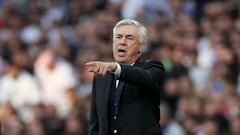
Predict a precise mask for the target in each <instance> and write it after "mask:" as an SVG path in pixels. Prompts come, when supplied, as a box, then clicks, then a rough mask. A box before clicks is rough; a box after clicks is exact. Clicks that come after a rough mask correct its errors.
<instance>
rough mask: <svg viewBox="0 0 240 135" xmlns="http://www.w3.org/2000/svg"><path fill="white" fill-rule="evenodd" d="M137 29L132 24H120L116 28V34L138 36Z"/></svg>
mask: <svg viewBox="0 0 240 135" xmlns="http://www.w3.org/2000/svg"><path fill="white" fill-rule="evenodd" d="M138 33H139V30H138V28H137V27H136V26H133V25H121V26H119V27H118V28H117V29H116V34H121V35H134V36H138Z"/></svg>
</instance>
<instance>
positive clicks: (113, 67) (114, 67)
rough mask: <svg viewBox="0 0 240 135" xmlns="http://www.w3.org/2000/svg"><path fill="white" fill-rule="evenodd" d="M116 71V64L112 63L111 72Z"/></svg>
mask: <svg viewBox="0 0 240 135" xmlns="http://www.w3.org/2000/svg"><path fill="white" fill-rule="evenodd" d="M116 70H117V63H116V62H113V64H112V72H115V71H116Z"/></svg>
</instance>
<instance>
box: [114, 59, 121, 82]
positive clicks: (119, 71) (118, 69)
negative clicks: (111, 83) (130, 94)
mask: <svg viewBox="0 0 240 135" xmlns="http://www.w3.org/2000/svg"><path fill="white" fill-rule="evenodd" d="M115 64H116V65H117V69H116V70H115V71H114V72H113V74H114V75H115V77H117V78H119V77H120V74H121V66H120V65H119V64H118V63H117V62H115Z"/></svg>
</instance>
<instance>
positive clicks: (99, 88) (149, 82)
mask: <svg viewBox="0 0 240 135" xmlns="http://www.w3.org/2000/svg"><path fill="white" fill-rule="evenodd" d="M120 66H121V75H120V77H119V78H118V79H119V80H120V81H121V82H122V83H121V84H119V85H120V86H118V90H119V91H120V93H119V94H118V97H117V100H118V103H119V104H118V107H117V108H118V109H117V120H116V130H117V134H118V135H161V129H160V126H159V119H160V110H159V105H160V91H161V86H162V82H163V79H164V74H165V71H164V68H163V65H162V64H161V63H160V62H159V61H140V60H138V61H136V62H135V64H134V65H133V66H131V65H126V64H120ZM112 79H114V75H113V74H111V73H107V74H106V76H105V77H95V78H94V81H93V89H92V102H91V114H90V135H108V134H109V133H108V131H109V120H108V118H109V112H108V107H109V106H108V105H109V104H108V103H109V93H110V89H111V83H112Z"/></svg>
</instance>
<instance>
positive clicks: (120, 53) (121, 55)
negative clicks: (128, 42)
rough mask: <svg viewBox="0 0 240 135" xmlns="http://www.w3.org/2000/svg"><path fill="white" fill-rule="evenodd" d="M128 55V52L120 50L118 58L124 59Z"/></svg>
mask: <svg viewBox="0 0 240 135" xmlns="http://www.w3.org/2000/svg"><path fill="white" fill-rule="evenodd" d="M125 55H126V50H124V49H118V56H119V57H124V56H125Z"/></svg>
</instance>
